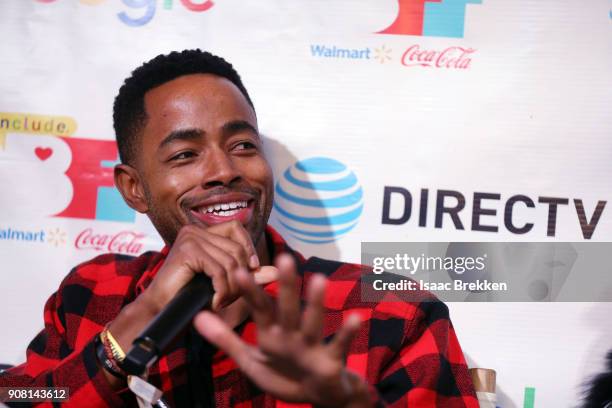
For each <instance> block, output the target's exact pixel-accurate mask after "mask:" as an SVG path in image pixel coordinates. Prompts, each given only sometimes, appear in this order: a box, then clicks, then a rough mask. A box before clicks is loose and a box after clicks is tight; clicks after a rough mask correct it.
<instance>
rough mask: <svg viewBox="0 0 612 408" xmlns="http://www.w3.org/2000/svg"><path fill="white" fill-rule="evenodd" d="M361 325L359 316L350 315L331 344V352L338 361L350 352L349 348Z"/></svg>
mask: <svg viewBox="0 0 612 408" xmlns="http://www.w3.org/2000/svg"><path fill="white" fill-rule="evenodd" d="M360 324H361V318H360V317H359V315H357V314H352V315H350V316H349V317H348V318H347V319H346V321H345V322H344V323H343V324H342V327H341V328H340V330H338V332H337V333H336V335H335V336H334V338H333V339H332V341H331V342H330V343H329V348H330V352H331V354H332V356H333V357H335V358H337V359H343V358H344V356H345V355H346V353H347V352H348V349H349V346H350V344H351V342H352V341H353V338H354V337H355V335H356V334H357V331H358V330H359V326H360Z"/></svg>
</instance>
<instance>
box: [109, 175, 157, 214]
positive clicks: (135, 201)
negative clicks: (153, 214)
mask: <svg viewBox="0 0 612 408" xmlns="http://www.w3.org/2000/svg"><path fill="white" fill-rule="evenodd" d="M114 176H115V185H116V186H117V188H118V189H119V192H120V193H121V195H122V196H123V199H124V200H125V202H126V203H127V204H128V205H129V206H130V207H131V208H133V209H134V210H136V211H138V212H139V213H143V214H145V213H147V212H148V211H149V206H148V205H147V200H146V197H145V194H144V187H143V185H142V182H141V180H140V176H139V174H138V171H136V169H135V168H133V167H132V166H130V165H127V164H118V165H116V166H115V172H114Z"/></svg>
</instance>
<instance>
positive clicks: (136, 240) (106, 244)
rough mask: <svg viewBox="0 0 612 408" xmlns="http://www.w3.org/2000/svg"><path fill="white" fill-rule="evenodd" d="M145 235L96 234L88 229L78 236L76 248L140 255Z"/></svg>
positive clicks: (75, 243)
mask: <svg viewBox="0 0 612 408" xmlns="http://www.w3.org/2000/svg"><path fill="white" fill-rule="evenodd" d="M144 237H145V234H143V233H140V232H135V231H120V232H118V233H116V234H102V233H100V234H99V233H95V232H94V231H93V229H92V228H87V229H85V230H83V231H81V233H80V234H79V235H77V237H76V239H75V241H74V246H75V248H77V249H93V250H96V251H105V252H114V253H122V254H128V255H138V254H139V253H140V252H142V250H143V247H144V244H143V243H142V242H140V241H141V240H142V239H143V238H144Z"/></svg>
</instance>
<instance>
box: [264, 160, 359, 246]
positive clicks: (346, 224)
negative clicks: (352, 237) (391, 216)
mask: <svg viewBox="0 0 612 408" xmlns="http://www.w3.org/2000/svg"><path fill="white" fill-rule="evenodd" d="M275 194H276V197H275V200H274V208H275V209H276V211H277V215H278V220H279V222H280V223H281V224H282V226H283V227H284V228H285V229H287V231H288V232H289V233H290V234H291V235H292V236H294V237H295V238H297V239H298V240H300V241H302V242H307V243H311V244H325V243H329V242H333V241H335V240H337V239H339V238H340V237H341V236H343V235H344V234H346V233H347V232H349V231H350V230H352V229H353V228H354V227H355V225H357V223H358V222H359V216H360V215H361V212H362V210H363V191H362V189H361V186H360V185H359V182H358V180H357V177H356V176H355V173H353V172H352V171H351V170H350V169H349V168H347V167H346V166H345V165H344V164H342V163H340V162H339V161H337V160H334V159H330V158H327V157H313V158H309V159H305V160H301V161H299V162H297V163H295V164H294V165H293V166H290V167H289V168H288V169H287V170H285V172H284V173H283V174H282V176H281V177H280V180H279V181H278V182H277V183H276V188H275Z"/></svg>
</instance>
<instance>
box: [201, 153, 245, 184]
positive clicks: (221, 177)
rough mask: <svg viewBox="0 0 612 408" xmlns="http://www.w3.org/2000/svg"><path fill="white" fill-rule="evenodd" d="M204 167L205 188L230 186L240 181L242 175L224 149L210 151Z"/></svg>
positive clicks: (203, 164)
mask: <svg viewBox="0 0 612 408" xmlns="http://www.w3.org/2000/svg"><path fill="white" fill-rule="evenodd" d="M202 166H203V167H204V172H203V177H204V179H203V180H202V184H203V186H204V187H205V188H210V187H216V186H228V185H230V184H231V183H232V182H234V181H236V180H239V179H240V173H239V172H238V169H237V168H236V166H235V163H234V162H233V160H232V157H231V156H230V155H229V153H227V152H226V151H224V150H223V149H222V148H213V149H211V150H209V152H208V154H207V155H206V156H205V157H204V162H203V163H202Z"/></svg>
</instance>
